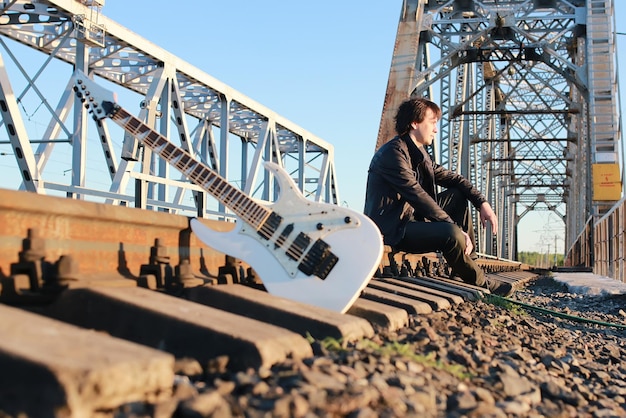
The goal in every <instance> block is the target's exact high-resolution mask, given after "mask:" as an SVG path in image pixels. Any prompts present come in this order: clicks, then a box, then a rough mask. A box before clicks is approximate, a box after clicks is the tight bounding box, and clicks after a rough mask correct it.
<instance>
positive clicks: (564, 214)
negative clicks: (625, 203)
mask: <svg viewBox="0 0 626 418" xmlns="http://www.w3.org/2000/svg"><path fill="white" fill-rule="evenodd" d="M588 3H593V4H588ZM600 3H601V4H600ZM402 7H403V13H402V14H401V24H400V25H399V26H398V33H397V38H396V46H395V50H394V58H393V60H392V67H391V71H390V76H389V77H390V81H389V86H388V90H387V96H389V95H390V94H393V92H396V93H395V94H399V95H401V96H402V97H399V98H396V99H395V101H396V102H401V101H402V100H405V99H406V98H409V97H412V96H427V97H430V98H431V99H433V100H435V101H437V102H438V103H439V104H440V106H441V108H442V112H443V117H442V121H441V123H440V133H441V140H440V146H441V149H440V151H439V153H438V160H439V162H440V163H441V164H444V165H446V166H448V167H449V168H450V169H452V170H456V171H458V172H460V173H462V174H464V175H466V176H467V177H469V178H470V179H471V180H472V181H473V182H474V183H475V184H476V185H477V186H478V187H479V188H480V189H481V190H482V191H483V192H485V194H486V195H487V196H488V197H489V199H490V201H491V202H492V203H494V204H495V205H496V212H497V213H498V216H499V221H500V222H499V226H500V231H498V235H497V237H498V238H497V239H498V240H499V242H497V243H496V242H493V241H491V240H490V238H489V237H491V236H492V235H491V234H488V233H485V231H479V232H478V246H479V250H480V251H481V252H484V253H487V254H493V255H498V256H503V257H511V258H514V257H516V255H517V242H516V236H517V233H516V229H517V225H518V223H519V221H520V220H521V219H522V218H523V217H524V216H525V215H526V214H527V213H528V212H529V211H531V210H535V211H536V210H545V211H551V212H554V213H555V214H557V215H558V216H559V217H560V218H561V219H562V220H563V222H564V225H565V229H566V237H565V240H566V246H567V247H569V245H571V243H572V242H573V241H574V240H575V238H576V236H577V235H578V232H579V231H580V230H582V228H583V227H584V224H585V222H586V220H587V219H588V217H589V215H590V214H594V212H595V214H597V213H598V207H599V206H598V205H599V204H598V203H597V202H593V201H592V197H591V186H592V185H591V172H590V164H591V162H595V161H598V160H600V161H608V160H610V161H613V162H619V163H621V156H620V155H619V152H618V151H617V150H618V149H621V147H619V143H620V140H621V132H620V131H619V125H620V124H619V123H618V122H617V119H618V116H617V109H618V108H619V107H618V104H617V102H616V100H617V99H615V98H617V97H618V94H617V77H616V75H615V70H614V66H611V63H612V61H614V60H615V50H614V49H611V48H610V47H608V48H604V49H603V50H602V51H598V48H600V47H599V46H598V47H595V49H594V48H593V47H592V46H590V45H595V44H598V45H600V46H604V45H606V44H607V43H608V44H609V46H610V45H611V39H609V40H608V42H605V41H607V40H606V39H605V38H606V36H607V33H611V30H610V28H612V27H614V16H613V15H612V1H611V0H590V1H585V0H569V1H567V0H485V1H477V0H475V1H470V0H405V1H404V4H403V6H402ZM590 16H593V17H590ZM409 19H411V20H412V21H411V22H407V20H409ZM592 23H593V27H594V28H595V29H594V30H590V29H589V26H591V25H592ZM600 24H602V25H605V26H606V28H608V29H605V31H600V30H599V29H598V27H599V25H600ZM407 28H408V29H409V30H410V32H409V31H407ZM590 32H591V33H593V34H594V35H593V36H601V37H602V39H594V38H590ZM613 32H614V31H613ZM613 36H614V35H613ZM409 38H411V39H412V41H409ZM414 51H415V52H414ZM600 54H603V55H600ZM400 57H402V61H400ZM411 57H413V59H411ZM424 57H428V59H424ZM597 59H600V60H601V62H602V63H603V65H595V66H594V65H591V64H590V63H593V62H594V60H597ZM401 65H403V66H404V67H401ZM401 70H402V71H401ZM594 71H595V72H594ZM407 74H410V75H411V77H408V76H406V75H407ZM402 75H404V77H402ZM597 86H601V87H597ZM391 87H393V90H392V89H391ZM398 92H400V93H398ZM608 96H612V97H613V98H614V100H615V101H612V102H610V101H609V102H608V103H607V97H608ZM388 102H389V103H391V102H390V101H389V100H386V102H385V105H387V104H388ZM594 106H595V109H599V108H601V109H602V112H604V113H606V115H604V114H603V116H602V118H601V122H602V124H600V123H597V124H593V123H589V122H588V121H589V120H593V121H598V122H600V116H599V115H598V112H599V110H596V111H595V113H593V111H592V110H591V109H592V108H593V107H594ZM394 114H395V109H392V108H386V109H384V110H383V115H382V120H381V129H380V131H379V137H378V140H377V146H380V145H382V144H383V143H384V142H386V141H387V140H389V139H390V138H391V137H393V134H394V132H393V131H392V130H390V129H389V126H390V125H389V118H390V117H391V118H392V117H393V115H394ZM590 118H591V119H590ZM391 126H393V125H391ZM591 126H594V128H591ZM599 156H600V157H599ZM606 203H610V202H601V203H600V204H606Z"/></svg>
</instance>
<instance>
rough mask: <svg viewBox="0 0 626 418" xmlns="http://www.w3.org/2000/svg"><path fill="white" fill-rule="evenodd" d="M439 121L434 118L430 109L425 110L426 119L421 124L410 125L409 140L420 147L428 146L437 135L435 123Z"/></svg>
mask: <svg viewBox="0 0 626 418" xmlns="http://www.w3.org/2000/svg"><path fill="white" fill-rule="evenodd" d="M438 122H439V119H437V116H435V112H433V111H432V109H426V117H425V118H424V120H423V121H422V122H421V123H417V122H413V123H412V124H411V128H412V129H411V132H409V135H411V138H413V140H414V141H415V142H417V143H418V144H421V145H425V146H427V145H430V144H432V143H433V141H434V140H435V135H436V134H437V123H438Z"/></svg>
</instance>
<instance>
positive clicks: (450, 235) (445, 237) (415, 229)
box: [394, 188, 485, 286]
mask: <svg viewBox="0 0 626 418" xmlns="http://www.w3.org/2000/svg"><path fill="white" fill-rule="evenodd" d="M437 202H438V203H439V206H441V208H442V209H443V210H445V211H446V213H447V214H448V215H450V218H452V220H453V221H454V223H455V224H451V223H448V222H420V221H410V222H409V223H408V224H407V226H406V232H405V234H404V238H402V240H401V241H400V242H399V243H398V244H397V245H395V246H394V248H396V249H398V250H401V251H406V252H409V253H428V252H432V251H441V252H442V254H443V256H444V258H445V259H446V261H447V262H448V265H449V266H450V267H451V268H452V274H453V275H456V276H458V277H459V278H460V279H461V280H463V281H464V282H466V283H470V284H475V285H477V286H482V285H483V284H484V283H485V275H484V273H483V271H482V269H481V268H480V267H478V265H477V264H476V262H475V261H474V260H473V259H472V258H475V255H474V254H472V255H469V256H468V255H466V254H465V236H464V235H463V233H462V230H463V231H465V232H467V234H468V235H469V236H470V238H471V239H472V244H474V249H475V248H476V244H475V242H474V225H473V222H472V216H471V213H470V208H469V204H468V201H467V198H466V197H465V196H464V195H463V194H462V193H461V192H460V191H459V190H458V189H454V188H452V189H447V190H445V191H444V192H442V193H439V195H438V198H437ZM461 228H462V229H461ZM472 256H473V257H472Z"/></svg>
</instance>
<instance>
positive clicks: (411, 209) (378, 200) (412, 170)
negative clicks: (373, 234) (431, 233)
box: [364, 135, 486, 246]
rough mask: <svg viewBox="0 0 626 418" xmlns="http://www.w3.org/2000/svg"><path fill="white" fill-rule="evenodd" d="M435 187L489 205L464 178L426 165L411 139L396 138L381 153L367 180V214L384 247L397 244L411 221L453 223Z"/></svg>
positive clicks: (382, 148)
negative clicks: (448, 189)
mask: <svg viewBox="0 0 626 418" xmlns="http://www.w3.org/2000/svg"><path fill="white" fill-rule="evenodd" d="M436 185H438V186H443V187H445V188H451V187H456V188H457V189H459V190H461V191H462V192H463V193H464V194H465V196H466V197H467V199H468V200H469V201H470V202H471V203H472V204H473V205H474V206H475V207H476V208H480V205H481V204H482V203H483V202H485V201H486V199H485V197H484V196H483V195H482V193H480V191H478V189H476V188H475V187H474V186H473V185H472V184H471V183H470V181H469V180H467V179H466V178H465V177H463V176H461V175H460V174H457V173H455V172H453V171H450V170H448V169H446V168H444V167H442V166H441V165H439V164H435V163H434V162H432V161H430V164H428V163H427V162H425V161H424V156H423V154H422V152H421V151H420V149H419V148H418V147H417V145H415V143H414V142H413V140H412V139H411V138H410V137H409V136H408V135H404V136H401V137H398V136H397V137H395V138H393V139H392V140H390V141H389V142H387V143H386V144H384V145H383V146H381V147H380V148H379V149H378V151H377V152H376V154H374V157H373V158H372V162H371V163H370V167H369V172H368V176H367V189H366V194H365V209H364V213H365V214H366V215H367V216H369V217H370V218H371V219H372V220H373V221H374V223H376V225H378V228H379V229H380V232H381V233H382V235H383V239H384V242H385V244H387V245H392V246H393V245H395V244H397V243H398V242H399V241H400V240H401V239H402V238H403V237H404V231H405V226H406V224H407V222H409V221H410V220H417V221H430V222H450V223H452V222H453V221H452V219H450V216H448V214H447V213H446V212H445V211H444V210H443V209H441V207H440V206H439V205H438V204H437V195H436V187H435V186H436Z"/></svg>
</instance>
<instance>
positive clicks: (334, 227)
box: [74, 71, 383, 312]
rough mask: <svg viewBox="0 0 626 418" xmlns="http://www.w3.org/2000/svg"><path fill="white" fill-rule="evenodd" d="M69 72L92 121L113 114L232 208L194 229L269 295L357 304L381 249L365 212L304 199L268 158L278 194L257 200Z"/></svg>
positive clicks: (339, 307) (332, 305)
mask: <svg viewBox="0 0 626 418" xmlns="http://www.w3.org/2000/svg"><path fill="white" fill-rule="evenodd" d="M74 77H75V85H74V90H75V91H76V94H77V96H78V97H79V98H80V100H82V101H83V102H84V103H85V106H86V107H88V108H89V109H90V110H91V112H92V113H93V117H94V119H95V120H100V119H104V118H107V117H108V118H111V119H112V120H113V121H114V122H115V123H117V124H118V125H119V126H121V127H122V128H123V129H124V130H125V131H127V132H128V133H130V134H131V135H133V136H134V137H136V138H137V139H138V140H140V141H141V142H142V143H143V144H144V145H146V146H148V147H149V148H151V149H152V150H154V152H156V153H157V154H159V155H160V156H161V157H162V158H163V159H165V160H166V161H168V162H169V163H170V164H171V165H173V166H174V167H176V168H177V169H178V170H179V171H180V172H181V173H183V174H184V175H185V176H186V177H187V178H189V179H190V180H191V181H193V182H194V183H195V184H197V185H198V186H200V187H202V188H203V189H204V190H206V191H207V192H208V193H210V194H211V195H212V196H213V197H214V198H215V199H217V200H218V201H220V202H221V203H222V204H224V206H226V207H228V208H229V209H230V210H232V211H233V212H234V213H235V214H236V215H237V217H238V219H237V223H236V226H235V228H234V229H233V230H231V231H229V232H218V231H215V230H213V229H211V228H209V227H207V226H206V225H204V224H203V223H201V222H200V221H199V220H197V219H192V220H191V228H192V230H193V232H194V233H195V234H196V235H197V236H198V238H199V239H200V240H201V241H202V242H204V243H205V244H206V245H208V246H210V247H212V248H214V249H216V250H217V251H219V252H222V253H224V254H228V255H230V256H233V257H235V258H239V259H241V260H243V261H244V262H246V263H247V264H248V265H250V267H252V268H253V269H254V270H255V271H256V273H257V274H258V275H259V277H260V278H261V281H262V282H263V285H264V286H265V288H266V289H267V291H268V292H269V293H271V294H274V295H278V296H281V297H284V298H287V299H292V300H295V301H298V302H304V303H308V304H311V305H315V306H319V307H323V308H328V309H331V310H334V311H339V312H345V311H346V310H347V309H348V308H349V307H350V306H351V305H352V304H353V303H354V301H355V300H356V298H357V297H358V296H359V295H360V293H361V291H362V290H363V288H364V287H365V286H366V285H367V282H368V281H369V280H370V279H371V277H372V276H373V274H374V272H375V270H376V268H377V267H378V265H379V263H380V259H381V257H382V252H383V243H382V238H381V235H380V232H379V230H378V228H377V227H376V225H375V224H374V223H373V222H372V221H371V220H370V219H369V218H368V217H366V216H365V215H363V214H361V213H358V212H355V211H352V210H350V209H347V208H343V207H340V206H336V205H331V204H327V203H319V202H313V201H310V200H308V199H306V198H305V197H304V196H303V195H302V193H301V192H300V191H299V190H298V188H297V186H296V184H295V183H294V181H293V180H292V179H291V178H290V177H289V175H288V174H287V173H286V172H285V171H284V170H283V169H282V168H281V167H280V166H279V165H277V164H274V163H271V162H265V169H266V170H268V171H270V172H271V173H273V174H274V176H275V177H276V180H277V181H278V184H279V187H280V196H279V198H278V200H277V201H276V202H274V203H271V204H270V203H269V202H268V203H265V202H264V203H263V204H262V203H259V202H258V201H257V200H255V199H252V198H250V197H249V196H247V195H246V194H245V193H244V192H243V191H241V190H240V189H238V188H236V187H234V186H232V185H230V184H229V183H228V181H227V180H226V179H224V178H223V177H221V176H220V175H219V174H218V173H216V172H215V171H214V170H212V169H211V168H209V167H207V166H206V165H205V164H203V163H201V162H199V161H197V160H195V159H194V158H193V157H192V156H191V154H189V153H188V152H187V151H185V150H183V149H181V148H179V147H177V146H175V145H174V144H172V143H171V142H169V141H168V140H167V138H165V137H164V136H162V135H161V134H159V133H158V132H156V131H154V130H153V129H152V128H150V127H149V126H148V125H146V124H145V123H144V122H142V121H141V120H139V119H137V118H136V117H134V116H133V115H131V114H130V113H128V112H127V111H126V110H124V109H123V108H122V107H120V106H119V105H118V104H116V101H115V96H114V95H113V93H112V92H110V91H108V90H106V89H104V88H103V87H101V86H99V85H98V84H96V83H95V82H94V81H93V80H91V79H89V78H88V77H87V76H86V75H85V74H84V73H83V72H81V71H76V73H75V75H74Z"/></svg>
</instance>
